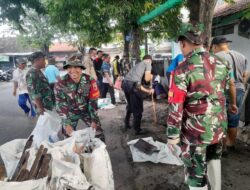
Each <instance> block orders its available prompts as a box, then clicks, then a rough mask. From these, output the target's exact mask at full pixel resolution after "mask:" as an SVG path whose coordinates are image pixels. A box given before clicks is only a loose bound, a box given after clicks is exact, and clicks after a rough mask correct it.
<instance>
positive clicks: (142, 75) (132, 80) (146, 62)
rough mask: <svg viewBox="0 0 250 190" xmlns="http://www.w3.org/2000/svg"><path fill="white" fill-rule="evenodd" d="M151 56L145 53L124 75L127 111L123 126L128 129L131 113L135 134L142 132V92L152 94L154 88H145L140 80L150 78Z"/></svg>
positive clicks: (123, 87) (123, 86) (148, 80)
mask: <svg viewBox="0 0 250 190" xmlns="http://www.w3.org/2000/svg"><path fill="white" fill-rule="evenodd" d="M151 64H152V57H151V56H150V55H145V56H144V57H143V61H142V62H140V63H138V64H136V65H135V66H134V67H133V68H132V69H131V70H130V71H129V73H128V74H127V75H126V77H125V79H124V81H123V84H122V89H123V90H124V93H125V96H126V99H127V108H126V109H127V113H126V117H125V128H126V129H129V128H130V126H129V119H130V116H131V114H132V113H133V116H134V120H133V127H134V129H135V134H136V135H140V134H143V133H144V132H143V131H142V129H141V118H142V112H143V93H144V94H145V93H146V94H153V93H154V90H153V89H152V88H149V89H147V88H145V87H143V85H142V81H143V80H144V81H146V82H150V81H151V79H152V75H151V69H152V66H151Z"/></svg>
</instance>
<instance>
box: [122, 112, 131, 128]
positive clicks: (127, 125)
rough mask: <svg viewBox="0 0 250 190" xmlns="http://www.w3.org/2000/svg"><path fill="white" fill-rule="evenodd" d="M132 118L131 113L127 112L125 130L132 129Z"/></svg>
mask: <svg viewBox="0 0 250 190" xmlns="http://www.w3.org/2000/svg"><path fill="white" fill-rule="evenodd" d="M130 116H131V112H127V113H126V117H125V120H124V126H125V129H130V128H131V126H130V125H129V120H130Z"/></svg>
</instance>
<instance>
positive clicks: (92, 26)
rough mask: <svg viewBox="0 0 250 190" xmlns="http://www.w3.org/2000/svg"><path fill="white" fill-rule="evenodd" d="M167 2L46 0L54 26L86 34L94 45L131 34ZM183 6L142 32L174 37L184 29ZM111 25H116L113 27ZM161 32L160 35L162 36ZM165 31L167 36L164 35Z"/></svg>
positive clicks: (149, 24)
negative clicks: (141, 18)
mask: <svg viewBox="0 0 250 190" xmlns="http://www.w3.org/2000/svg"><path fill="white" fill-rule="evenodd" d="M163 2H164V1H163V0H93V1H89V0H81V1H79V0H46V7H47V8H48V12H49V14H50V16H51V18H52V22H53V24H55V25H57V26H58V27H59V28H60V29H61V30H64V31H71V32H73V33H74V32H83V31H84V34H85V35H87V36H88V39H89V40H88V41H89V42H90V44H91V45H99V44H100V43H107V42H109V41H110V40H111V38H112V34H113V33H116V32H122V33H124V32H130V31H131V30H132V29H133V27H136V25H137V24H136V21H137V19H138V18H139V17H140V16H142V15H144V14H146V13H148V12H149V11H151V10H152V9H154V8H155V7H156V6H158V5H159V4H161V3H163ZM179 11H180V6H179V7H177V8H175V9H173V10H171V11H168V12H166V13H165V14H163V15H162V16H159V17H157V18H156V19H155V20H153V21H152V22H150V23H148V24H147V25H144V26H142V27H141V28H140V31H141V35H140V36H141V38H143V37H144V36H143V34H144V32H143V31H144V30H145V29H146V30H149V31H150V32H152V36H153V37H157V38H159V37H163V36H165V37H166V36H167V37H174V36H175V33H176V30H177V29H178V27H179V25H180V16H179ZM111 22H113V23H115V24H113V25H112V24H111ZM159 31H160V32H159ZM162 31H163V32H164V33H162Z"/></svg>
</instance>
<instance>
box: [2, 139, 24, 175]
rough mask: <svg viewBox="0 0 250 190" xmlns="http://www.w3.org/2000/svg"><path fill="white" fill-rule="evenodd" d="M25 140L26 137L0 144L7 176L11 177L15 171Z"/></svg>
mask: <svg viewBox="0 0 250 190" xmlns="http://www.w3.org/2000/svg"><path fill="white" fill-rule="evenodd" d="M26 141H27V140H26V139H15V140H13V141H10V142H7V143H5V144H3V145H2V146H0V154H1V157H2V160H3V163H4V166H5V170H6V173H7V177H8V178H11V177H12V175H13V174H14V172H15V169H16V167H17V164H18V161H19V159H20V158H21V156H22V152H23V148H24V146H25V143H26Z"/></svg>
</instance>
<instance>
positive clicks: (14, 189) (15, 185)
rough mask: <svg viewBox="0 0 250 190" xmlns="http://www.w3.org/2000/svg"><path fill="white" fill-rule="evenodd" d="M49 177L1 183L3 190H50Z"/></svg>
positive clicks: (0, 187) (0, 186)
mask: <svg viewBox="0 0 250 190" xmlns="http://www.w3.org/2000/svg"><path fill="white" fill-rule="evenodd" d="M46 183H47V177H45V178H41V179H37V180H28V181H23V182H5V181H0V189H1V190H49V189H50V188H49V187H47V185H46Z"/></svg>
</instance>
